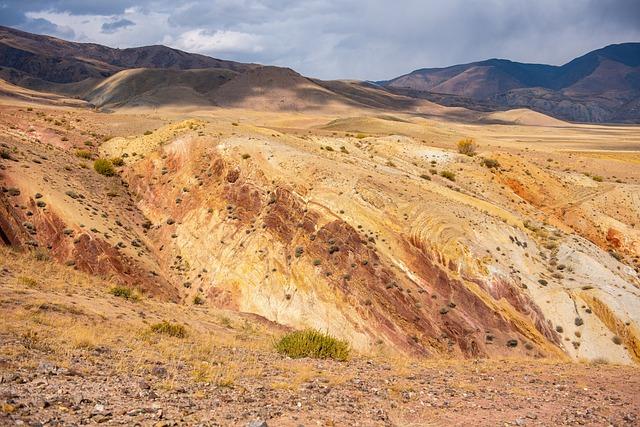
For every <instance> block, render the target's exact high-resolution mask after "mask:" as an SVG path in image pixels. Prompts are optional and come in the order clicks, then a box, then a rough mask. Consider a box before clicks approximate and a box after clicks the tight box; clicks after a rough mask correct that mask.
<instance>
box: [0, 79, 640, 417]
mask: <svg viewBox="0 0 640 427" xmlns="http://www.w3.org/2000/svg"><path fill="white" fill-rule="evenodd" d="M291 82H295V84H294V85H292V84H290V83H291ZM3 88H5V89H4V90H5V92H6V94H7V95H5V96H3V97H2V98H0V137H1V138H0V189H1V191H0V307H2V308H1V310H2V316H0V319H1V320H0V324H1V325H2V327H0V352H1V353H2V354H3V356H2V357H0V399H1V400H2V402H0V403H1V406H0V424H20V423H25V424H29V425H30V424H36V423H38V422H42V420H45V421H46V420H54V421H55V422H56V423H59V424H97V423H122V424H136V423H140V424H143V425H144V424H146V423H153V424H155V425H158V424H159V425H167V424H168V425H174V424H195V423H210V424H213V425H216V424H218V425H239V426H245V427H246V426H247V425H259V426H264V423H267V425H284V426H289V425H292V426H297V425H300V424H305V425H312V424H316V423H320V424H324V425H331V424H335V425H342V424H349V425H356V424H360V425H372V426H373V425H412V424H417V425H421V424H424V420H429V422H433V423H435V424H436V425H438V424H442V425H451V424H456V423H465V424H467V423H471V422H475V423H480V424H481V425H482V424H487V425H491V424H495V423H496V422H497V423H500V424H506V423H511V424H516V425H517V424H520V425H522V424H524V425H526V424H527V423H531V424H534V423H540V424H543V425H557V424H560V425H561V424H576V423H582V424H594V425H601V424H614V425H624V424H625V423H626V424H630V425H632V424H633V422H634V420H637V419H638V417H640V409H639V406H638V398H637V393H636V390H637V388H638V381H639V380H638V379H639V378H640V375H639V371H638V364H639V363H640V329H639V326H638V325H640V279H639V275H638V274H639V272H640V258H639V254H640V229H639V226H640V199H638V197H637V195H638V194H640V168H639V167H638V165H639V164H640V155H639V154H638V151H637V147H638V146H639V145H640V133H639V132H638V129H637V127H635V126H586V125H580V126H578V125H569V124H566V123H563V122H560V121H557V120H555V119H551V118H549V117H548V116H544V115H542V114H539V113H535V112H532V111H530V110H513V111H506V112H493V113H492V112H482V113H477V112H476V113H470V112H469V111H468V110H465V109H461V108H447V107H441V106H438V105H435V104H433V103H431V102H428V101H420V102H417V101H416V100H415V99H412V98H408V97H406V96H401V95H395V94H389V93H388V92H385V91H384V90H381V89H380V88H378V87H375V86H372V85H369V84H362V83H359V82H320V81H316V80H311V79H307V78H305V77H303V76H300V75H299V74H297V73H295V72H294V71H291V70H288V69H284V68H278V67H259V68H255V69H252V70H249V71H246V72H244V73H236V72H234V71H232V70H221V69H196V70H153V69H132V70H123V71H120V72H118V73H116V74H114V75H113V76H110V77H109V78H107V79H104V80H102V81H101V83H100V84H98V85H97V86H96V88H95V89H94V90H93V91H92V92H91V100H92V101H93V102H95V103H101V104H102V105H103V108H101V109H90V108H87V106H86V105H85V104H84V101H79V100H75V102H76V103H75V104H74V103H72V102H71V103H70V101H71V98H65V97H61V96H60V95H56V94H53V93H44V92H36V91H33V90H29V89H25V88H16V87H11V86H6V87H5V86H1V87H0V89H3ZM74 90H79V89H78V87H75V89H74ZM300 93H303V95H302V96H301V95H300ZM14 94H19V95H20V96H19V97H12V95H14ZM173 97H177V99H174V98H173ZM183 101H184V102H186V103H187V105H188V106H190V108H184V105H181V104H180V102H183ZM281 101H282V102H281ZM302 101H304V103H303V102H302ZM199 103H201V104H199ZM278 103H281V104H282V105H280V104H278ZM367 104H368V105H367ZM215 105H218V106H217V107H215V108H214V107H212V106H215ZM220 105H223V106H224V107H221V106H220ZM374 105H376V106H382V107H384V108H375V107H374ZM386 105H391V106H394V105H402V109H398V110H393V109H391V108H387V107H385V106H386ZM140 106H142V107H143V108H139V107H140ZM155 106H157V107H158V108H155ZM231 107H232V108H231ZM407 111H409V112H407ZM452 117H455V118H456V120H452ZM465 118H466V120H465ZM471 119H473V120H471ZM505 124H506V125H505ZM462 138H474V139H475V141H476V142H477V144H478V149H477V154H476V155H475V156H467V155H463V154H460V153H459V152H458V151H457V150H456V144H457V142H458V141H459V140H460V139H462ZM305 328H314V329H317V330H320V331H324V332H327V333H329V334H331V335H332V336H333V337H335V338H337V339H340V340H344V341H345V346H346V348H347V349H349V354H348V355H347V356H346V357H345V358H340V359H337V360H332V359H331V358H329V359H326V360H325V359H314V358H309V357H302V358H297V357H292V356H291V353H287V352H283V351H281V350H279V349H278V348H277V347H276V346H275V345H274V344H275V343H277V342H279V340H280V339H281V338H283V337H287V336H289V335H288V334H289V333H291V332H292V331H298V330H302V329H305ZM315 357H318V356H317V355H315ZM612 382H615V384H616V385H615V387H612V386H611V384H612ZM594 401H597V402H599V403H598V404H597V405H594V403H593V402H594ZM497 406H498V407H500V408H501V409H502V410H501V411H499V412H496V411H495V407H497ZM54 421H51V423H53V422H54ZM249 423H253V424H249Z"/></svg>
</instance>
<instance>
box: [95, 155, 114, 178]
mask: <svg viewBox="0 0 640 427" xmlns="http://www.w3.org/2000/svg"><path fill="white" fill-rule="evenodd" d="M93 168H94V169H95V171H96V172H98V173H99V174H100V175H104V176H113V175H115V173H116V171H115V169H113V164H111V161H110V160H108V159H98V160H96V161H95V162H93Z"/></svg>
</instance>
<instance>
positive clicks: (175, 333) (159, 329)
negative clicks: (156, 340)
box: [149, 320, 187, 338]
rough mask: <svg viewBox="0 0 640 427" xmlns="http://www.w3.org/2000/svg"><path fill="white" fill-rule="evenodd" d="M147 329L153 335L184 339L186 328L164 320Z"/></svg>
mask: <svg viewBox="0 0 640 427" xmlns="http://www.w3.org/2000/svg"><path fill="white" fill-rule="evenodd" d="M149 329H150V330H151V332H153V333H155V334H160V335H168V336H170V337H176V338H184V337H186V336H187V328H185V327H184V326H183V325H179V324H177V323H170V322H167V321H166V320H163V321H162V322H159V323H154V324H153V325H151V326H150V327H149Z"/></svg>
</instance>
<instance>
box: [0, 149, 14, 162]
mask: <svg viewBox="0 0 640 427" xmlns="http://www.w3.org/2000/svg"><path fill="white" fill-rule="evenodd" d="M0 159H4V160H13V157H11V151H9V150H7V149H6V148H3V149H2V150H0Z"/></svg>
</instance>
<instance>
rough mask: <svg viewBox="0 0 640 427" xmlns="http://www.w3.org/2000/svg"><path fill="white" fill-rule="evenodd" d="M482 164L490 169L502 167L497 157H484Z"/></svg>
mask: <svg viewBox="0 0 640 427" xmlns="http://www.w3.org/2000/svg"><path fill="white" fill-rule="evenodd" d="M482 164H483V165H484V166H485V167H487V168H489V169H495V168H499V167H500V163H498V161H497V160H496V159H482Z"/></svg>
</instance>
